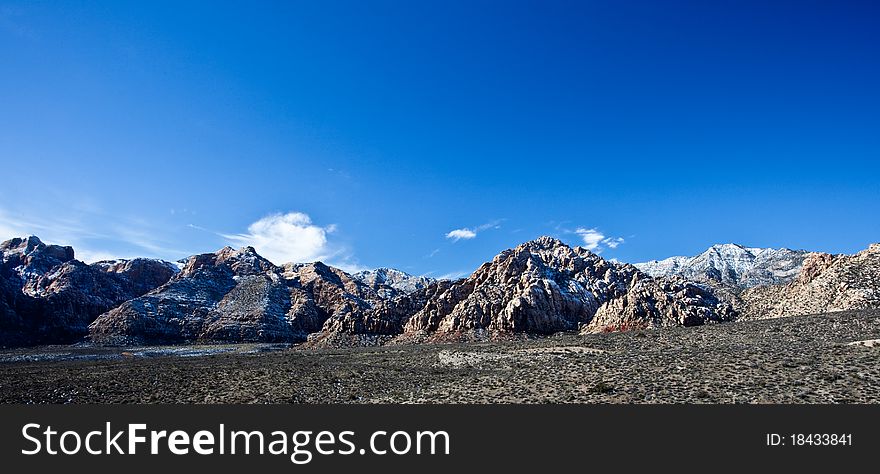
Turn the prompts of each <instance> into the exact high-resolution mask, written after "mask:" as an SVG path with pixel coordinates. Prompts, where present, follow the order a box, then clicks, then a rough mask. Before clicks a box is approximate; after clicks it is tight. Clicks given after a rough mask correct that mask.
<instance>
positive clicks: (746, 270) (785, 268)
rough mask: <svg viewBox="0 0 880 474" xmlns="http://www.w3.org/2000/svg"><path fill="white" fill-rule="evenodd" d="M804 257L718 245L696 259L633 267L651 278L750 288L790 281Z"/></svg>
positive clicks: (790, 252)
mask: <svg viewBox="0 0 880 474" xmlns="http://www.w3.org/2000/svg"><path fill="white" fill-rule="evenodd" d="M807 253H808V252H806V251H803V250H789V249H784V248H783V249H767V248H750V247H743V246H741V245H736V244H720V245H713V246H712V247H710V248H709V249H708V250H706V251H705V252H703V253H701V254H700V255H697V256H695V257H670V258H667V259H665V260H659V261H657V260H655V261H652V262H644V263H637V264H635V266H636V267H638V268H639V269H640V270H642V271H644V272H645V273H647V274H648V275H651V276H654V277H661V276H678V277H682V278H685V279H687V280H691V281H700V282H707V283H711V284H723V285H727V286H730V287H734V288H751V287H754V286H760V285H773V284H777V283H784V282H788V281H791V280H792V279H794V278H795V277H796V276H797V275H798V273H799V271H800V268H801V265H802V264H803V261H804V258H805V257H806V255H807Z"/></svg>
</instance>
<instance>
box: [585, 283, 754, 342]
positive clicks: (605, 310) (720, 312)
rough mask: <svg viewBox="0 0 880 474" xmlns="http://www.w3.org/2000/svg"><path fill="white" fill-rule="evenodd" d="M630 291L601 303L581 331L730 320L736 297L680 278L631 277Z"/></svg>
mask: <svg viewBox="0 0 880 474" xmlns="http://www.w3.org/2000/svg"><path fill="white" fill-rule="evenodd" d="M633 279H634V281H633V282H632V283H631V284H630V287H629V291H627V292H626V294H624V295H623V296H621V297H618V298H614V299H612V300H610V301H608V302H606V303H605V304H603V305H602V306H601V307H600V308H599V310H598V311H597V312H596V315H595V316H594V317H593V320H592V321H590V323H589V324H588V325H586V326H585V327H584V328H583V329H582V332H584V333H596V332H613V331H626V330H632V329H655V328H661V327H668V326H699V325H702V324H707V323H720V322H728V321H732V320H733V319H734V318H736V316H737V314H738V313H737V309H736V308H737V304H736V302H737V297H736V295H734V294H732V293H723V290H719V289H716V288H713V287H712V286H709V285H705V284H700V283H694V282H690V281H687V280H685V279H683V278H680V277H659V278H640V277H639V276H638V275H636V276H635V277H633Z"/></svg>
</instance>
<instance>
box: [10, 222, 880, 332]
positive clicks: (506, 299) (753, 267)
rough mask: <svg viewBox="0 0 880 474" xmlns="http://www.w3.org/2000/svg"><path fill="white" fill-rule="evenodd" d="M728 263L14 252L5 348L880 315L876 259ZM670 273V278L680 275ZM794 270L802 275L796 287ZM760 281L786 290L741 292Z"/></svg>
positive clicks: (537, 253)
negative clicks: (418, 261) (377, 262)
mask: <svg viewBox="0 0 880 474" xmlns="http://www.w3.org/2000/svg"><path fill="white" fill-rule="evenodd" d="M716 247H719V246H716ZM720 247H723V248H714V247H713V249H714V250H712V249H710V250H712V252H711V254H710V255H706V254H705V253H704V255H702V256H700V258H696V257H695V258H693V259H690V260H689V261H690V262H691V263H690V264H688V265H684V264H683V263H682V262H683V260H682V261H677V260H674V259H672V260H669V262H673V263H674V262H678V263H674V265H677V267H675V268H676V269H678V270H675V271H669V272H668V273H672V274H671V275H665V274H663V275H660V276H651V275H650V274H649V273H648V272H644V271H642V270H640V269H639V268H638V267H637V266H634V265H630V264H625V263H619V262H613V261H607V260H605V259H603V258H601V257H600V256H598V255H596V254H594V253H592V252H590V251H589V250H587V249H585V248H581V247H574V248H572V247H569V246H568V245H566V244H564V243H563V242H561V241H559V240H557V239H554V238H551V237H541V238H538V239H535V240H533V241H529V242H526V243H523V244H521V245H519V246H517V247H515V248H512V249H508V250H505V251H503V252H501V253H499V254H498V255H497V256H495V257H494V258H493V259H492V260H491V261H489V262H486V263H485V264H483V265H482V266H481V267H480V268H479V269H477V270H476V271H475V272H474V273H473V274H471V275H470V276H468V277H467V278H462V279H459V280H455V281H449V280H439V281H438V280H431V279H428V278H423V277H413V276H411V275H407V274H406V273H404V272H400V271H397V270H393V269H384V268H383V269H377V270H374V271H369V272H359V273H356V274H348V273H346V272H344V271H342V270H340V269H338V268H333V267H331V266H328V265H325V264H323V263H321V262H315V263H308V264H285V265H280V266H278V265H275V264H273V263H271V262H269V261H268V260H266V259H264V258H263V257H261V256H260V255H259V254H258V253H257V252H256V251H255V250H254V249H253V248H252V247H244V248H241V249H233V248H231V247H225V248H223V249H220V250H219V251H217V252H214V253H206V254H200V255H194V256H192V257H189V258H188V259H185V260H182V261H181V262H180V263H178V264H172V263H169V262H162V261H157V260H149V259H134V260H120V261H105V262H98V263H95V264H92V265H86V264H84V263H82V262H79V261H77V260H75V259H74V258H73V249H71V248H70V247H60V246H49V245H45V244H43V243H42V242H40V241H39V239H37V238H36V237H31V238H28V239H13V240H10V241H7V242H4V243H3V244H2V246H0V250H2V256H3V260H2V265H0V276H2V278H0V344H4V345H27V344H45V343H60V342H75V341H76V340H79V339H81V338H82V337H83V336H84V335H85V334H86V332H88V334H89V337H90V338H91V340H92V341H94V342H98V343H109V344H157V343H190V342H211V343H214V342H302V341H308V344H309V345H316V346H344V345H358V346H363V345H376V344H388V343H391V344H395V343H416V342H444V341H449V342H454V341H470V340H489V339H510V338H522V337H525V338H530V337H534V336H536V335H549V334H554V333H557V332H563V331H581V332H582V333H601V332H609V331H621V330H628V329H645V328H659V327H673V326H694V325H702V324H707V323H719V322H727V321H732V320H736V319H755V318H766V317H775V316H780V315H789V314H808V313H818V312H825V311H838V310H847V309H861V308H876V307H878V306H880V302H878V297H877V295H878V293H877V285H878V282H880V278H878V269H880V257H878V255H880V245H876V244H875V245H872V246H871V247H870V248H869V249H868V250H866V251H863V252H860V253H859V254H856V255H853V256H832V255H828V254H805V255H804V258H803V259H800V255H801V254H800V251H788V250H785V249H782V250H779V251H772V252H771V251H765V250H760V249H750V248H746V247H740V246H720ZM762 255H763V256H762ZM719 256H724V258H721V259H720V260H719V258H720V257H719ZM756 262H758V263H761V262H764V263H761V264H760V265H759V264H758V263H756ZM767 262H772V263H767ZM667 263H668V262H667ZM673 263H668V264H664V265H666V266H667V267H668V268H667V270H669V268H672V267H671V266H670V265H673ZM657 268H658V267H657V266H656V265H655V266H654V270H657ZM683 268H690V269H691V270H690V271H689V272H684V271H683V270H681V269H683ZM793 268H797V269H798V270H799V271H798V272H797V273H796V274H792V269H793ZM652 271H653V270H652ZM655 273H656V271H655ZM677 273H688V274H690V275H692V277H691V278H689V277H685V276H682V275H679V274H677ZM768 275H769V276H768ZM762 279H764V280H766V279H771V280H772V279H783V280H784V281H786V283H782V284H775V285H773V284H770V285H758V286H754V287H752V288H750V289H745V290H744V289H743V287H744V286H745V285H751V284H753V283H754V282H755V281H758V280H761V281H764V280H762Z"/></svg>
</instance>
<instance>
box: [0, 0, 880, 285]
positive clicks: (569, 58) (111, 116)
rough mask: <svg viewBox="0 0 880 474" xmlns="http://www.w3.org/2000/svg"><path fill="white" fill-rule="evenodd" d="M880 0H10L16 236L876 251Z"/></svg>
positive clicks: (472, 255) (366, 256) (627, 252)
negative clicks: (541, 240)
mask: <svg viewBox="0 0 880 474" xmlns="http://www.w3.org/2000/svg"><path fill="white" fill-rule="evenodd" d="M872 3H874V2H869V1H864V2H847V1H840V2H827V1H823V2H810V1H797V2H779V1H774V2H763V1H762V2H754V3H752V4H749V2H705V1H694V2H676V1H671V2H656V1H644V2H642V1H638V2H619V1H607V2H606V1H602V2H590V1H582V2H560V3H554V2H511V1H504V2H477V1H463V2H450V1H443V2H437V3H435V4H428V3H427V2H408V1H397V2H362V1H352V2H330V1H321V2H309V3H293V2H277V3H262V2H238V3H230V4H221V3H219V2H206V3H185V4H182V5H181V4H180V2H167V3H163V2H137V3H134V2H132V3H130V4H128V3H125V2H101V3H98V2H46V3H42V2H39V3H33V2H6V1H2V0H0V160H2V168H0V170H2V171H0V231H2V232H3V234H5V235H3V236H0V238H6V237H11V236H12V235H15V234H19V233H34V234H37V235H40V236H43V237H44V240H51V241H55V242H62V243H69V244H73V245H75V246H76V247H77V248H78V249H80V250H81V251H82V252H81V255H82V256H83V257H84V258H87V259H89V258H91V259H94V258H98V257H100V256H103V255H108V256H132V255H146V256H158V257H164V258H174V259H176V258H180V257H183V256H185V255H188V254H191V253H197V252H205V251H212V250H215V249H216V248H219V247H220V246H222V245H225V244H227V243H231V244H233V245H241V244H242V243H248V242H255V243H258V244H259V245H258V250H259V249H260V248H259V247H260V246H263V247H266V253H268V254H271V255H294V256H299V257H298V258H300V259H308V258H310V257H320V258H324V259H325V260H328V261H330V262H332V263H336V264H341V265H344V266H346V268H352V267H357V266H360V267H373V266H379V265H387V266H393V267H398V268H401V269H404V270H407V271H410V272H413V273H430V274H432V275H435V276H438V275H443V274H448V273H460V272H465V271H470V270H473V269H474V268H475V267H476V266H478V265H479V264H480V263H481V262H483V261H485V260H488V259H490V258H491V257H492V256H493V255H494V254H496V253H497V252H498V251H500V250H502V249H504V248H507V247H510V246H513V245H516V244H517V243H520V242H522V241H525V240H528V239H531V238H534V237H537V236H539V235H543V234H550V235H555V236H557V237H560V238H562V239H563V240H565V241H567V242H569V243H572V244H579V243H580V244H582V243H583V242H584V240H583V239H584V236H587V238H589V235H595V233H601V234H602V235H603V236H604V238H605V239H618V238H622V239H623V242H622V243H620V244H619V245H617V246H616V248H610V247H609V245H608V243H609V242H611V240H606V242H605V243H604V244H603V243H601V242H600V243H599V244H598V245H599V247H597V250H602V255H603V256H605V257H608V258H617V259H620V260H623V261H633V262H635V261H642V260H648V259H654V258H663V257H666V256H670V255H675V254H695V253H698V252H700V251H702V250H703V249H705V248H706V247H708V246H709V245H711V244H713V243H718V242H738V243H743V244H746V245H750V246H772V247H780V246H787V247H792V248H806V249H811V250H824V251H832V252H854V251H857V250H859V249H862V248H864V247H866V246H867V245H868V243H870V242H875V241H880V219H878V218H877V215H878V211H877V210H878V204H880V164H878V161H880V28H878V27H877V25H878V21H880V14H878V7H876V6H874V5H872ZM710 4H711V5H710ZM292 212H297V213H302V214H305V215H307V216H309V218H310V222H311V224H308V223H307V221H306V218H305V217H304V216H299V215H297V216H293V215H291V216H288V217H286V218H284V217H275V218H273V217H271V216H272V215H274V214H288V213H292ZM267 216H269V218H268V219H264V220H263V221H262V223H263V225H258V226H255V227H252V228H251V229H250V230H248V228H249V226H250V225H251V224H252V223H254V222H256V221H258V220H260V219H263V218H266V217H267ZM455 229H466V230H469V231H471V233H473V234H476V235H475V236H474V237H473V238H462V239H459V240H455V239H453V238H447V237H446V235H447V234H448V233H449V232H450V231H453V230H455ZM578 229H580V230H581V232H580V233H577V232H576V231H577V230H578ZM587 230H594V231H595V232H593V233H589V232H586V231H587ZM471 233H468V232H458V233H456V234H453V235H458V236H464V237H471ZM6 234H8V235H6ZM293 240H296V242H291V241H293ZM594 240H595V239H594ZM615 242H619V241H615ZM277 258H278V257H276V259H277ZM278 263H280V262H278Z"/></svg>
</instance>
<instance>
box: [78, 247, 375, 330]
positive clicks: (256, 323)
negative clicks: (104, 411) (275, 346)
mask: <svg viewBox="0 0 880 474" xmlns="http://www.w3.org/2000/svg"><path fill="white" fill-rule="evenodd" d="M378 299H379V298H378V296H377V295H376V293H375V292H374V291H373V290H372V289H371V288H369V287H367V286H366V285H364V284H363V283H361V282H359V281H356V280H354V279H352V278H351V277H350V276H349V275H348V274H346V273H345V272H343V271H341V270H339V269H335V268H331V267H328V266H327V265H324V264H323V263H312V264H298V265H294V264H288V265H285V266H283V267H278V266H275V265H273V264H272V263H271V262H269V261H268V260H266V259H264V258H263V257H261V256H259V255H258V254H257V253H256V251H255V250H254V249H253V248H252V247H245V248H242V249H239V250H235V249H232V248H230V247H225V248H223V249H221V250H219V251H218V252H215V253H208V254H202V255H196V256H193V257H190V258H189V259H188V260H187V262H186V264H185V265H184V267H183V270H181V272H180V273H179V274H177V275H176V276H175V277H174V278H172V279H171V280H170V281H168V282H167V283H166V284H164V285H162V286H160V287H158V288H156V289H155V290H153V291H151V292H150V293H148V294H146V295H144V296H142V297H139V298H135V299H132V300H131V301H127V302H125V303H124V304H122V305H121V306H119V307H118V308H116V309H114V310H112V311H109V312H108V313H106V314H104V315H101V317H99V318H98V319H97V320H96V321H95V322H94V323H92V325H91V326H90V335H91V338H92V340H93V341H96V342H103V343H175V342H193V341H228V342H245V341H260V342H297V341H302V340H305V338H306V336H307V335H308V334H310V333H313V332H317V331H319V330H320V329H321V327H322V326H323V324H324V322H325V321H326V320H327V319H328V318H329V317H330V316H332V315H334V314H337V313H340V314H344V313H346V312H352V311H364V310H366V309H367V308H369V307H371V306H372V304H373V303H374V302H375V301H377V300H378Z"/></svg>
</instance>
